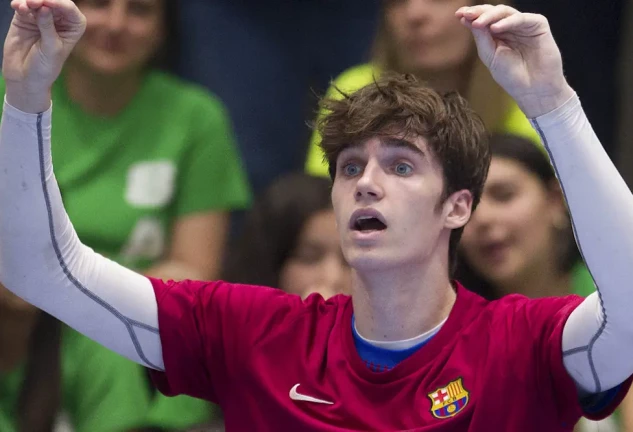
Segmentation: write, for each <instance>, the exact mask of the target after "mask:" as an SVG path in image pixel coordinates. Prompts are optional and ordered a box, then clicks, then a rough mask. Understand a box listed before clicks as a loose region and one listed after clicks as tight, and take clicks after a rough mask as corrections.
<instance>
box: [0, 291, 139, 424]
mask: <svg viewBox="0 0 633 432" xmlns="http://www.w3.org/2000/svg"><path fill="white" fill-rule="evenodd" d="M149 402H150V401H149V393H148V387H147V382H146V380H145V374H144V370H143V368H141V367H140V366H139V365H137V364H135V363H132V362H131V361H129V360H128V359H126V358H124V357H121V356H120V355H118V354H116V353H114V352H112V351H109V350H107V349H105V348H104V347H102V346H101V345H99V344H97V343H96V342H94V341H92V340H90V339H88V338H87V337H85V336H83V335H80V334H79V333H77V332H75V331H74V330H72V329H70V328H69V327H66V326H65V325H63V324H61V323H60V322H59V321H57V320H56V319H54V318H53V317H51V316H50V315H48V314H46V313H44V312H41V311H38V310H37V309H36V308H35V307H34V306H31V305H29V304H28V303H26V302H24V301H22V300H21V299H19V298H18V297H16V296H14V295H13V294H11V293H10V292H9V291H8V290H7V289H6V288H4V287H2V286H0V431H2V432H50V431H52V430H55V427H56V426H55V425H58V424H59V420H60V419H61V418H62V417H65V418H66V419H68V423H69V426H70V427H71V428H72V430H73V431H74V432H113V431H117V432H122V431H126V430H132V429H133V428H135V427H136V426H138V425H140V424H142V423H143V421H144V419H145V415H146V413H147V409H148V407H149Z"/></svg>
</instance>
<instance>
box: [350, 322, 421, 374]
mask: <svg viewBox="0 0 633 432" xmlns="http://www.w3.org/2000/svg"><path fill="white" fill-rule="evenodd" d="M354 323H355V320H354V317H353V316H352V334H353V335H354V345H356V351H358V355H359V356H360V358H361V359H362V360H363V361H364V362H365V365H366V366H367V367H368V368H369V369H370V370H372V371H373V372H386V371H388V370H389V369H392V368H394V367H395V366H396V365H397V364H398V363H400V362H402V361H403V360H405V359H406V358H407V357H409V356H411V355H412V354H414V353H415V352H416V351H417V350H419V349H420V348H422V347H423V346H424V345H426V344H427V343H428V342H429V341H430V340H431V339H432V338H433V336H431V337H430V338H428V339H427V340H425V341H424V342H422V343H419V344H418V345H415V346H412V347H411V348H407V349H404V350H389V349H385V348H380V347H376V346H374V345H372V344H370V343H368V342H367V341H365V340H363V339H362V338H361V337H360V335H359V334H358V332H357V331H356V326H355V325H354Z"/></svg>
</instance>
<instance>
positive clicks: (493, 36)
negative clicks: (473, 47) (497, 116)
mask: <svg viewBox="0 0 633 432" xmlns="http://www.w3.org/2000/svg"><path fill="white" fill-rule="evenodd" d="M455 15H456V16H457V17H458V18H459V19H460V21H461V23H462V24H463V25H464V26H466V27H468V28H470V29H471V31H472V33H473V36H474V37H475V43H476V44H477V51H478V52H479V57H480V58H481V60H482V61H483V63H484V64H485V65H486V66H487V67H488V69H490V72H491V74H492V76H493V78H494V79H495V80H496V81H497V83H499V85H501V87H503V88H504V90H505V91H506V92H508V94H509V95H510V96H512V97H513V98H514V100H515V101H516V102H517V104H518V105H519V107H520V108H521V109H522V110H523V112H524V113H525V115H526V116H527V117H529V118H534V117H538V116H540V115H542V114H546V113H548V112H550V111H552V110H554V109H556V108H558V107H559V106H561V105H562V104H563V103H564V102H565V101H566V100H568V99H569V98H570V97H572V95H573V94H574V91H573V90H572V89H571V87H569V84H567V81H566V79H565V76H564V74H563V62H562V59H561V55H560V50H559V49H558V46H557V45H556V42H554V38H553V37H552V33H551V31H550V28H549V24H548V22H547V19H546V18H545V17H544V16H542V15H535V14H529V13H521V12H519V11H517V10H516V9H513V8H511V7H509V6H504V5H498V6H491V5H480V6H473V7H463V8H460V9H459V10H458V11H457V12H456V13H455Z"/></svg>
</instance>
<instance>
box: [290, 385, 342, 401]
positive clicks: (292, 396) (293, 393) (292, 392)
mask: <svg viewBox="0 0 633 432" xmlns="http://www.w3.org/2000/svg"><path fill="white" fill-rule="evenodd" d="M299 385H300V384H295V385H294V386H293V387H292V388H291V389H290V399H292V400H296V401H306V402H314V403H320V404H326V405H333V404H334V402H330V401H326V400H322V399H317V398H313V397H312V396H306V395H302V394H301V393H297V389H298V388H299Z"/></svg>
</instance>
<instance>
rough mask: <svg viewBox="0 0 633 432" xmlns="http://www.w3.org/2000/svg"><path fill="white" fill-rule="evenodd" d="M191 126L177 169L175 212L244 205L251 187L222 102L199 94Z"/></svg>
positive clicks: (237, 207) (223, 208) (192, 211)
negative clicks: (185, 150) (190, 138)
mask: <svg viewBox="0 0 633 432" xmlns="http://www.w3.org/2000/svg"><path fill="white" fill-rule="evenodd" d="M203 95H204V96H207V94H206V93H204V94H203ZM191 127H192V128H193V129H194V130H193V131H192V142H191V145H190V147H189V148H188V150H187V154H186V155H185V161H184V162H183V164H184V165H183V168H182V169H181V170H180V171H179V175H180V176H181V178H180V181H179V182H178V184H179V190H178V194H177V200H176V203H175V212H176V215H177V216H181V215H184V214H189V213H194V212H200V211H209V210H216V211H231V210H241V209H244V208H246V207H247V206H248V205H249V203H250V200H251V192H250V187H249V184H248V180H247V176H246V172H245V170H244V166H243V164H242V159H241V156H240V154H239V151H238V148H237V145H236V142H235V137H234V134H233V128H232V125H231V121H230V119H229V115H228V113H227V111H226V109H225V108H224V105H223V104H222V103H221V102H220V101H219V100H217V99H216V98H214V97H213V96H211V95H208V96H207V97H204V98H203V97H202V95H201V96H200V98H199V100H198V103H197V110H196V113H195V116H194V121H192V125H191Z"/></svg>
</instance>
